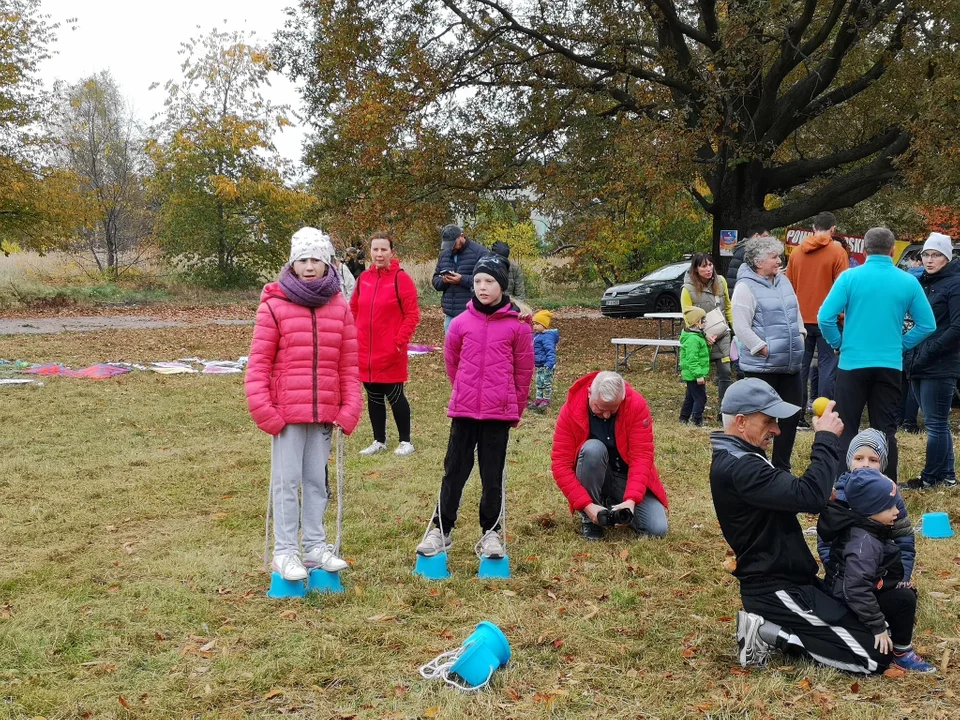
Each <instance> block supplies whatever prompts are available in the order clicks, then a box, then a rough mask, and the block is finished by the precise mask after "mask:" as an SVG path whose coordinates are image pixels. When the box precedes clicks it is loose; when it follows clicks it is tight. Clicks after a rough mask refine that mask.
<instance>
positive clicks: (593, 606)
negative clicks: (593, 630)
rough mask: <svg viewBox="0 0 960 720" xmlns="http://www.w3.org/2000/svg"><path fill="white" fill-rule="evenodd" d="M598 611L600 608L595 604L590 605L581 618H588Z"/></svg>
mask: <svg viewBox="0 0 960 720" xmlns="http://www.w3.org/2000/svg"><path fill="white" fill-rule="evenodd" d="M598 612H600V608H598V607H597V606H596V605H590V610H589V611H588V612H587V613H586V614H585V615H584V616H583V617H582V618H581V620H589V619H590V618H592V617H593V616H594V615H596V614H597V613H598Z"/></svg>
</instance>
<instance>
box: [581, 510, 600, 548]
mask: <svg viewBox="0 0 960 720" xmlns="http://www.w3.org/2000/svg"><path fill="white" fill-rule="evenodd" d="M580 520H581V523H582V524H581V526H580V534H581V535H583V539H584V540H590V541H591V542H596V541H597V540H603V528H602V527H600V526H599V525H597V524H596V523H595V522H593V521H592V520H591V519H590V518H589V517H587V514H586V513H584V512H581V513H580Z"/></svg>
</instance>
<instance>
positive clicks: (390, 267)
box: [350, 233, 420, 455]
mask: <svg viewBox="0 0 960 720" xmlns="http://www.w3.org/2000/svg"><path fill="white" fill-rule="evenodd" d="M370 257H371V259H372V261H373V264H372V265H371V267H370V269H369V270H365V271H363V272H362V273H361V274H360V277H359V278H357V287H356V289H355V290H354V291H353V297H351V298H350V309H351V310H353V317H354V320H355V322H356V324H357V344H358V345H359V349H360V379H361V380H362V381H363V387H364V388H365V389H366V391H367V409H368V410H369V412H370V424H371V425H372V426H373V443H372V444H371V445H370V446H369V447H366V448H364V449H363V450H361V451H360V454H361V455H375V454H376V453H378V452H383V451H384V450H386V449H387V402H389V403H390V407H391V408H392V409H393V419H394V421H395V422H396V423H397V435H398V436H399V440H400V444H399V445H397V449H396V450H394V453H396V454H397V455H409V454H410V453H412V452H413V450H414V447H413V443H411V442H410V403H409V402H407V396H406V395H405V394H404V392H403V386H404V383H406V382H407V343H408V342H410V338H412V337H413V333H414V332H416V330H417V324H418V323H419V322H420V308H419V306H418V305H417V288H416V286H415V285H414V284H413V279H412V278H411V277H410V276H409V275H407V273H405V272H404V271H403V270H401V269H400V261H399V260H397V258H396V257H394V255H393V239H392V238H391V237H390V236H389V235H388V234H386V233H377V234H376V235H374V236H373V237H372V238H371V239H370Z"/></svg>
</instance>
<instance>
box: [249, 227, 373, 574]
mask: <svg viewBox="0 0 960 720" xmlns="http://www.w3.org/2000/svg"><path fill="white" fill-rule="evenodd" d="M291 245H292V247H291V250H290V262H289V263H288V264H287V265H284V266H283V270H281V272H280V280H279V281H278V282H273V283H269V284H268V285H266V286H265V287H264V288H263V293H262V294H261V296H260V307H259V309H258V310H257V323H256V327H255V328H254V330H253V344H252V345H251V347H250V357H249V361H248V364H247V375H246V379H245V382H244V386H245V389H246V393H247V404H248V406H249V408H250V414H251V415H252V416H253V420H254V422H256V423H257V427H259V428H260V429H261V430H263V431H264V432H266V433H269V434H270V435H271V436H272V440H271V455H270V466H271V467H270V492H271V499H272V502H273V537H274V547H273V569H274V571H276V572H278V573H280V575H281V576H283V578H284V579H286V580H303V579H304V578H306V577H307V568H312V567H319V568H322V569H324V570H329V571H331V572H335V571H339V570H343V569H345V568H346V567H347V564H346V563H345V562H344V561H343V560H341V559H340V558H338V557H337V556H336V555H335V554H334V552H333V547H332V546H331V545H328V544H327V541H326V540H327V534H326V531H325V530H324V527H323V513H324V511H325V510H326V508H327V503H328V502H329V496H328V493H327V483H326V467H327V460H328V458H329V457H330V444H331V438H332V436H333V426H334V425H337V426H339V427H340V428H341V429H342V430H343V431H344V432H345V433H347V434H348V435H349V434H350V433H352V432H353V430H354V428H356V427H357V422H359V420H360V410H361V400H360V378H359V373H358V370H357V334H356V330H355V329H354V325H353V316H352V315H351V314H350V309H349V308H348V307H347V302H346V300H345V299H344V298H343V295H342V294H341V292H340V278H339V276H338V274H337V272H336V271H335V270H332V269H331V261H332V258H333V253H334V250H333V244H332V243H331V242H330V238H329V237H327V236H326V235H324V234H323V233H322V232H320V231H319V230H317V229H315V228H301V229H300V230H298V231H297V232H296V233H295V234H294V236H293V239H292V242H291ZM301 489H302V493H303V507H302V508H301V504H300V493H301ZM301 518H302V524H303V527H302V528H301V527H300V525H301ZM301 529H302V531H303V550H304V552H303V556H302V558H301V554H300V548H301V542H300V537H299V535H300V531H301Z"/></svg>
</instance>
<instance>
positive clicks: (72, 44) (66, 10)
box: [41, 0, 303, 162]
mask: <svg viewBox="0 0 960 720" xmlns="http://www.w3.org/2000/svg"><path fill="white" fill-rule="evenodd" d="M294 4H295V3H294V2H293V1H292V0H278V1H274V0H259V1H257V2H254V1H253V0H166V2H163V3H133V2H129V0H127V1H126V2H120V0H41V7H42V11H43V13H44V14H47V15H50V16H51V18H50V19H51V22H60V29H59V30H58V31H57V42H56V43H54V44H53V47H52V48H51V49H52V50H53V51H55V52H56V54H55V55H54V56H53V58H51V59H50V60H48V61H47V62H46V63H45V64H44V66H43V68H42V70H41V76H42V78H43V80H44V81H45V82H46V83H47V84H48V85H52V83H53V81H54V80H64V81H66V82H68V83H72V82H75V81H76V80H78V79H80V78H82V77H87V76H89V75H92V74H93V73H95V72H99V71H100V70H110V72H111V73H112V74H113V77H114V78H115V79H116V81H117V84H118V85H119V86H120V89H121V91H122V92H123V94H124V95H125V96H126V97H127V99H128V100H129V101H130V103H131V106H132V107H133V108H134V111H135V113H136V115H137V117H139V118H140V119H141V120H143V121H149V120H150V118H151V116H152V115H153V114H154V113H157V112H160V111H161V110H162V109H163V101H164V99H165V98H166V94H165V93H164V91H163V83H165V82H166V81H167V80H170V79H172V78H178V77H180V64H181V63H182V62H183V56H181V55H178V54H177V51H178V50H179V49H180V44H181V43H183V42H186V41H187V40H189V39H190V38H191V37H199V36H201V35H205V34H207V33H208V32H209V31H210V30H211V29H213V28H214V27H218V28H220V29H224V28H226V29H227V30H253V31H255V32H256V39H257V40H259V41H260V42H263V43H266V42H269V40H270V39H271V37H272V36H273V33H274V31H276V30H277V29H278V28H280V27H282V25H283V23H284V20H285V19H286V16H285V15H284V13H283V9H284V8H285V7H288V6H291V5H294ZM67 18H76V21H75V22H72V23H67V22H65V21H66V20H67ZM225 20H226V25H224V21H225ZM198 26H199V27H198ZM72 27H75V28H76V29H75V30H74V29H71V28H72ZM154 82H156V83H159V84H160V87H157V88H155V89H153V90H150V89H149V88H150V85H151V83H154ZM271 85H272V87H271V88H266V89H265V93H264V94H265V95H267V97H269V98H270V100H272V101H273V102H275V103H278V104H279V103H285V104H289V105H291V106H292V107H293V108H294V109H295V110H297V109H299V106H300V102H299V96H298V94H297V92H296V89H295V87H294V86H293V84H292V83H290V82H289V81H288V80H287V79H286V78H284V77H282V76H280V75H274V76H273V78H272V79H271ZM302 141H303V131H302V130H301V129H300V128H299V127H294V128H287V129H285V130H284V131H283V132H282V133H278V134H277V135H276V138H275V142H276V145H277V148H278V150H279V151H280V152H281V154H283V156H284V157H287V158H289V159H291V160H293V161H295V162H299V161H300V152H301V151H300V148H301V144H302Z"/></svg>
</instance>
